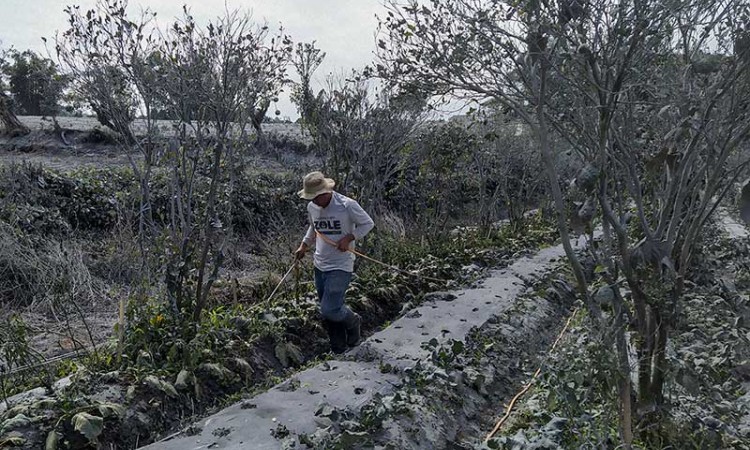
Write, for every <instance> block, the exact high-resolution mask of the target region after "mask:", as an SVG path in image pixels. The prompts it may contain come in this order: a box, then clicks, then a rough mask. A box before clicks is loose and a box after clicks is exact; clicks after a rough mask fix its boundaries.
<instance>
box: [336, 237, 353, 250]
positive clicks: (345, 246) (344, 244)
mask: <svg viewBox="0 0 750 450" xmlns="http://www.w3.org/2000/svg"><path fill="white" fill-rule="evenodd" d="M353 240H354V235H353V234H351V233H350V234H347V235H346V236H344V237H342V238H341V240H339V242H338V244H337V245H336V247H337V248H338V249H339V251H340V252H345V251H347V250H349V244H351V243H352V241H353Z"/></svg>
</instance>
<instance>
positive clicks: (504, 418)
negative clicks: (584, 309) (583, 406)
mask: <svg viewBox="0 0 750 450" xmlns="http://www.w3.org/2000/svg"><path fill="white" fill-rule="evenodd" d="M576 313H578V308H576V309H575V310H573V313H572V314H571V315H570V317H568V320H567V322H565V326H564V327H563V329H562V331H561V332H560V334H559V335H558V336H557V339H555V342H554V343H553V344H552V347H550V349H549V351H548V352H547V355H548V356H549V355H550V354H551V353H552V352H553V351H554V350H555V347H557V344H558V343H559V342H560V340H561V339H562V337H563V335H564V334H565V332H566V331H567V330H568V326H570V322H571V321H572V320H573V317H575V315H576ZM542 367H543V364H542V365H540V366H539V368H538V369H536V372H534V375H533V376H532V377H531V380H529V382H528V383H527V384H526V386H524V387H523V389H521V391H520V392H518V394H516V395H515V397H513V399H512V400H511V401H510V403H509V404H508V407H507V408H506V410H505V415H504V416H503V417H502V419H500V420H499V421H498V422H497V424H496V425H495V428H493V429H492V431H490V433H489V434H488V435H487V437H486V438H484V440H485V442H486V441H489V440H490V439H492V437H493V436H495V434H496V433H497V432H498V430H500V427H502V426H503V424H504V423H505V421H506V420H508V418H509V417H510V414H511V412H512V411H513V406H515V404H516V402H517V401H518V399H519V398H521V397H522V396H523V394H525V393H526V392H527V391H528V390H529V389H531V386H532V385H533V384H534V382H535V381H536V378H537V377H538V376H539V374H540V373H541V372H542Z"/></svg>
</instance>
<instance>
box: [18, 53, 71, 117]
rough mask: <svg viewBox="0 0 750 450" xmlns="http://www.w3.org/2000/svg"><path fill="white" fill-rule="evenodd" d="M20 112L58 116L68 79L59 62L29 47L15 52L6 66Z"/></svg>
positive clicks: (30, 114) (22, 113) (28, 114)
mask: <svg viewBox="0 0 750 450" xmlns="http://www.w3.org/2000/svg"><path fill="white" fill-rule="evenodd" d="M3 72H4V74H5V76H6V77H7V79H8V85H9V88H10V89H9V90H10V95H11V97H12V99H13V102H14V104H15V108H16V112H17V113H18V114H20V115H26V116H55V115H57V113H58V112H59V111H60V100H61V98H62V94H63V90H64V89H65V85H66V83H67V80H66V78H65V77H64V76H62V75H61V74H60V73H59V71H58V70H57V66H56V65H55V63H54V62H53V61H52V60H50V59H48V58H43V57H41V56H40V55H38V54H37V53H35V52H33V51H31V50H26V51H23V52H19V51H15V50H14V51H11V52H10V55H9V61H8V63H7V64H5V65H4V67H3Z"/></svg>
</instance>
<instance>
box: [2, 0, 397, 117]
mask: <svg viewBox="0 0 750 450" xmlns="http://www.w3.org/2000/svg"><path fill="white" fill-rule="evenodd" d="M71 4H76V5H80V7H81V9H82V10H83V9H90V8H91V7H93V5H94V4H95V0H0V11H2V14H0V43H1V45H2V48H4V49H7V48H10V47H13V48H15V49H17V50H26V49H31V50H35V51H37V52H42V53H43V54H45V55H46V50H45V47H44V43H43V42H42V39H41V38H42V37H46V38H48V39H49V40H50V42H51V41H52V38H53V37H54V35H55V31H60V32H62V31H64V30H65V28H66V25H67V23H66V15H65V13H64V12H63V9H64V8H65V6H67V5H71ZM129 5H130V6H129V11H130V12H131V13H134V14H137V13H138V12H139V11H140V10H141V9H142V8H145V7H148V8H149V9H151V10H152V11H154V12H156V13H157V20H158V21H159V22H160V23H162V24H163V23H170V22H171V21H172V19H173V18H174V17H176V16H180V15H181V13H182V6H183V5H187V6H188V7H189V8H190V10H191V12H192V15H193V16H194V17H195V19H196V21H198V22H199V23H206V22H207V21H208V20H209V19H212V18H214V17H217V16H219V15H222V14H223V12H224V11H225V7H229V9H230V10H231V9H236V8H241V9H244V10H248V11H250V12H252V15H253V18H254V19H255V20H256V21H258V22H263V21H267V22H268V24H269V25H272V29H273V28H274V27H273V25H278V24H281V25H283V26H284V28H285V30H286V33H287V34H289V35H290V36H291V37H292V39H293V40H294V41H295V42H310V41H312V40H315V41H316V43H317V44H316V45H317V46H318V48H320V49H321V50H323V51H324V52H326V59H325V61H324V62H323V64H322V65H321V67H320V68H319V69H318V71H317V72H316V79H314V80H313V81H314V84H315V85H317V86H314V88H315V87H317V88H320V87H322V86H323V83H324V81H325V78H326V75H327V74H329V73H342V72H344V73H346V72H349V71H350V70H351V69H361V68H362V67H364V66H365V65H367V64H369V63H371V62H372V61H373V57H374V56H373V51H374V49H375V33H376V28H377V24H378V20H377V18H376V14H377V15H379V16H381V17H382V16H384V15H385V13H384V11H385V7H384V6H383V0H226V1H225V0H150V1H147V0H130V2H129ZM50 50H51V48H50ZM289 73H290V75H291V74H293V73H294V69H293V68H291V67H290V72H289ZM286 90H287V91H288V88H287V89H286ZM287 94H288V92H287V93H285V94H283V95H281V96H280V97H279V102H278V104H277V105H276V106H272V107H271V110H270V111H269V114H272V113H273V109H274V108H276V109H278V110H279V111H281V116H282V117H284V116H288V117H290V118H291V119H292V120H294V119H296V118H297V117H298V114H297V112H296V109H295V107H294V105H293V104H292V103H291V102H290V101H289V98H288V95H287Z"/></svg>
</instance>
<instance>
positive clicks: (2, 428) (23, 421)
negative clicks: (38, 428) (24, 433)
mask: <svg viewBox="0 0 750 450" xmlns="http://www.w3.org/2000/svg"><path fill="white" fill-rule="evenodd" d="M30 423H31V419H29V418H28V417H27V416H26V415H25V414H17V415H16V416H14V417H12V418H10V419H8V420H6V421H5V422H2V424H0V434H3V433H7V432H9V431H13V430H15V429H18V428H23V427H26V426H29V424H30Z"/></svg>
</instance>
